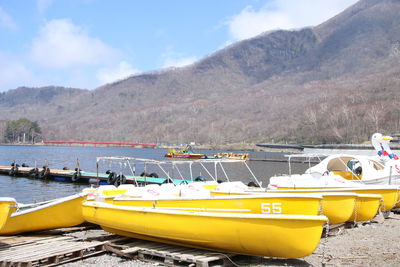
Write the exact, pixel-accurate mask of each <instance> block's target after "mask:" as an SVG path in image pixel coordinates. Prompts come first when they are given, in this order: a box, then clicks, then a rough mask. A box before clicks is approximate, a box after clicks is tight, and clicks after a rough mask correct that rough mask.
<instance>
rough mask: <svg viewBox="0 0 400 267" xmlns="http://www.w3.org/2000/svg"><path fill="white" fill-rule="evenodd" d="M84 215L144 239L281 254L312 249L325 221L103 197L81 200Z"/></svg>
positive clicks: (306, 252) (289, 255)
mask: <svg viewBox="0 0 400 267" xmlns="http://www.w3.org/2000/svg"><path fill="white" fill-rule="evenodd" d="M83 216H84V218H85V219H86V220H87V221H88V222H91V223H95V224H99V225H100V226H102V227H103V228H104V229H111V230H112V229H117V230H119V231H121V232H120V233H121V234H124V233H125V234H126V233H132V235H128V236H135V237H138V236H139V237H140V238H142V239H146V240H152V241H159V242H164V243H174V244H180V245H184V246H190V247H196V248H201V249H211V250H217V251H221V252H226V253H235V254H246V255H256V256H267V257H281V258H299V257H304V256H307V255H309V254H311V253H312V252H313V251H314V250H315V248H316V247H317V246H318V243H319V240H320V238H321V233H322V229H323V225H324V224H325V222H326V217H325V216H310V215H308V216H307V215H265V214H239V213H212V212H192V211H171V210H159V209H153V208H137V207H129V206H117V205H112V204H109V203H103V202H85V203H84V204H83ZM116 218H117V219H116ZM126 235H127V234H126Z"/></svg>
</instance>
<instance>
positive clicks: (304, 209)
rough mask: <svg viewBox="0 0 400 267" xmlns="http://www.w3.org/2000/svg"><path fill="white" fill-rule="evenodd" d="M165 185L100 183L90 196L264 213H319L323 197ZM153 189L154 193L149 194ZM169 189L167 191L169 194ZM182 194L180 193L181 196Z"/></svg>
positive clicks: (110, 200) (168, 206) (164, 206)
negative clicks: (220, 191)
mask: <svg viewBox="0 0 400 267" xmlns="http://www.w3.org/2000/svg"><path fill="white" fill-rule="evenodd" d="M160 189H163V186H158V185H151V186H148V187H135V186H133V185H123V186H120V187H118V188H115V187H114V186H101V187H99V188H98V189H97V190H96V191H94V192H93V194H91V195H92V197H88V200H90V199H96V200H100V201H103V202H107V203H111V204H115V205H119V206H131V207H153V208H159V209H169V210H190V211H204V212H238V213H263V214H299V215H319V212H320V205H321V200H322V196H321V195H320V194H299V193H297V192H295V193H293V194H286V193H281V194H279V193H274V194H272V193H271V194H261V195H255V194H254V195H230V196H227V195H225V196H211V195H210V191H209V190H207V189H205V188H203V187H202V185H198V186H196V185H194V184H189V185H185V186H173V185H171V187H170V189H171V190H169V191H164V192H163V191H160V193H158V192H157V191H156V190H160ZM149 192H152V194H149ZM166 192H167V193H166ZM179 195H180V196H179Z"/></svg>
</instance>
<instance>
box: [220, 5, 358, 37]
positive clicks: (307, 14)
mask: <svg viewBox="0 0 400 267" xmlns="http://www.w3.org/2000/svg"><path fill="white" fill-rule="evenodd" d="M357 1H358V0H324V1H321V0H301V1H298V0H273V1H271V2H269V4H266V5H264V6H263V7H262V8H261V9H259V10H255V9H254V8H253V7H252V6H247V7H246V8H244V9H243V10H242V11H241V12H240V13H239V14H237V15H234V16H232V17H231V18H230V19H229V20H228V22H227V24H228V28H229V32H230V34H231V36H232V38H233V39H234V40H242V39H246V38H251V37H253V36H256V35H258V34H260V33H263V32H266V31H270V30H277V29H291V28H301V27H305V26H312V25H318V24H320V23H322V22H324V21H325V20H328V19H329V18H331V17H333V16H334V15H336V14H338V13H340V12H341V11H343V10H344V9H345V8H347V7H349V6H350V5H352V4H354V3H356V2H357Z"/></svg>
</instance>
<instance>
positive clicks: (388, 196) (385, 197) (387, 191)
mask: <svg viewBox="0 0 400 267" xmlns="http://www.w3.org/2000/svg"><path fill="white" fill-rule="evenodd" d="M278 190H300V191H301V192H304V191H305V190H306V191H307V192H309V193H322V192H349V193H350V192H352V193H357V194H378V195H381V196H382V205H381V207H380V209H381V210H382V211H390V210H391V209H392V208H393V207H395V205H396V203H397V200H398V198H399V188H398V186H395V185H379V186H378V185H376V186H375V185H364V186H360V187H343V188H341V187H296V188H293V187H278Z"/></svg>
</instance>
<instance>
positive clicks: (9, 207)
mask: <svg viewBox="0 0 400 267" xmlns="http://www.w3.org/2000/svg"><path fill="white" fill-rule="evenodd" d="M16 209H17V202H16V200H15V199H14V198H9V197H2V198H0V230H1V229H2V228H3V227H4V225H5V224H6V223H7V220H8V219H9V218H10V216H11V214H12V213H13V212H14V211H15V210H16Z"/></svg>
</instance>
